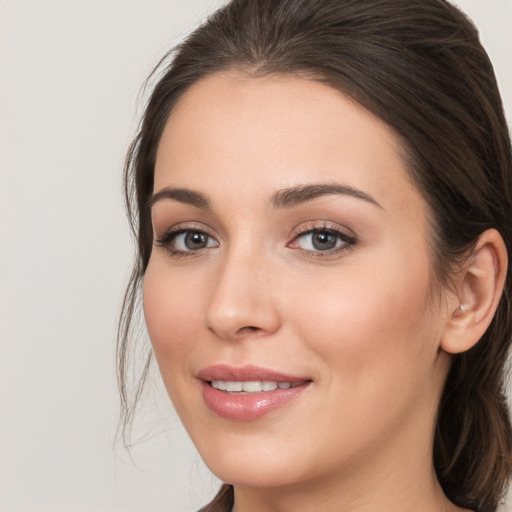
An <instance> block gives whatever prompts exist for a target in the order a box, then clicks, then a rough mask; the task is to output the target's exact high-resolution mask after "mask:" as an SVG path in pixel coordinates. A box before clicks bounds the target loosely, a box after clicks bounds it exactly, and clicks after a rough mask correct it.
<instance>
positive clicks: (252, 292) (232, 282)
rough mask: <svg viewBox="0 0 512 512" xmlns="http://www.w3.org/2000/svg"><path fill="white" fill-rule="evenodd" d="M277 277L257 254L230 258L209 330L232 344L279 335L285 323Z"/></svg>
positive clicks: (218, 281)
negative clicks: (276, 288) (282, 323)
mask: <svg viewBox="0 0 512 512" xmlns="http://www.w3.org/2000/svg"><path fill="white" fill-rule="evenodd" d="M273 274H274V272H273V271H272V266H271V264H270V263H269V262H265V261H264V260H263V259H262V258H261V257H258V256H257V255H247V252H245V254H238V255H237V254H231V255H229V256H228V257H227V258H226V259H225V261H224V262H223V263H222V266H221V268H220V270H219V271H218V274H217V276H216V280H215V284H214V288H213V292H212V295H211V297H210V300H209V303H208V306H207V311H206V317H205V323H206V327H207V328H208V329H209V330H210V331H211V332H213V333H214V334H215V335H216V336H217V337H219V338H222V339H225V340H230V341H235V340H239V339H242V338H248V337H260V336H265V335H269V334H272V333H274V332H276V331H277V330H278V329H279V327H280V324H281V320H280V314H279V310H278V307H277V304H276V301H275V297H276V294H275V276H274V275H273Z"/></svg>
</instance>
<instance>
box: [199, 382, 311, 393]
mask: <svg viewBox="0 0 512 512" xmlns="http://www.w3.org/2000/svg"><path fill="white" fill-rule="evenodd" d="M306 382H308V381H306V380H301V381H297V382H287V381H276V380H245V381H236V380H220V379H219V380H218V379H215V380H211V381H209V382H208V384H209V385H210V386H211V387H212V388H215V389H218V390H219V391H226V392H228V393H244V394H250V393H267V392H269V391H275V390H276V389H290V388H296V387H298V386H303V385H304V384H306Z"/></svg>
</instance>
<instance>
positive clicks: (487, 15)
mask: <svg viewBox="0 0 512 512" xmlns="http://www.w3.org/2000/svg"><path fill="white" fill-rule="evenodd" d="M220 3H221V2H220V0H165V1H164V0H88V1H80V0H0V73H1V74H0V109H1V110H0V114H1V117H0V172H1V174H0V248H1V249H0V335H1V338H0V511H2V512H36V511H38V512H39V511H48V512H50V511H51V512H82V511H83V512H100V511H105V512H107V511H108V512H110V511H140V512H151V511H164V510H165V511H171V512H172V511H193V510H196V509H197V508H198V507H199V506H200V505H201V504H204V503H205V502H207V501H208V500H209V498H210V497H211V496H212V494H213V492H214V489H215V488H216V487H217V485H218V483H217V482H216V480H215V478H214V477H213V476H211V475H210V474H209V473H208V471H207V470H206V469H205V468H204V466H203V465H202V462H201V461H200V459H199V456H198V455H197V454H196V453H195V451H194V449H193V447H192V446H191V443H190V442H189V441H188V439H187V437H186V435H185V434H184V432H183V430H182V428H181V426H180V424H179V421H178V420H177V419H176V418H175V417H174V415H173V413H172V412H170V410H171V408H170V406H169V404H168V401H167V398H166V397H165V396H163V393H162V392H161V388H160V383H159V377H158V375H154V376H153V377H152V385H151V386H150V388H149V390H150V395H149V396H148V398H147V403H146V407H145V410H144V411H143V414H142V421H141V422H140V423H141V429H140V435H146V434H147V435H146V441H143V442H141V443H140V444H138V445H137V446H136V447H135V448H134V449H133V453H132V455H133V457H134V460H135V462H136V463H137V466H134V465H133V463H132V462H131V461H130V457H129V455H128V454H127V453H126V452H123V451H122V450H121V451H118V454H117V457H116V458H115V457H114V454H113V448H112V445H113V440H114V434H115V429H116V421H117V414H118V398H117V389H116V380H115V363H114V345H115V334H116V324H117V316H118V313H119V309H120V304H121V297H122V293H123V287H124V283H125V280H126V278H127V275H128V272H129V267H130V259H131V254H132V250H131V242H130V238H129V233H128V227H127V223H126V221H125V218H124V212H123V204H122V198H121V170H122V163H123V158H124V154H125V151H126V148H127V146H128V144H129V141H130V139H131V137H132V136H133V135H134V133H135V127H136V123H137V120H138V116H139V114H140V107H141V102H140V97H139V90H140V87H141V84H142V83H143V81H144V79H145V78H146V76H147V75H148V73H149V72H150V71H151V69H152V67H153V65H154V64H156V62H157V61H158V59H159V57H160V56H161V55H162V54H163V53H164V52H165V51H166V50H167V49H168V48H170V47H171V46H173V45H174V44H176V43H177V42H178V41H179V40H180V39H181V38H182V37H183V36H185V35H186V34H187V33H188V32H189V31H190V30H191V29H192V28H193V27H195V26H196V24H197V23H198V21H199V20H201V19H202V18H203V17H204V16H205V15H206V14H208V13H209V12H211V11H212V10H213V9H214V8H215V6H217V5H219V4H220ZM458 3H459V5H460V6H462V8H463V9H464V10H465V11H466V12H467V13H468V14H469V15H470V16H471V17H472V18H473V19H474V20H475V21H476V23H477V25H478V26H479V28H480V30H481V35H482V39H483V41H484V44H485V45H486V47H487V49H488V51H489V53H490V55H491V58H492V60H493V62H494V64H495V68H496V71H497V75H498V80H499V82H500V86H501V90H502V94H503V98H504V101H505V104H506V111H507V115H508V119H509V120H510V119H512V65H511V64H510V62H512V36H511V34H510V29H511V26H512V0H485V1H484V0H460V1H459V2H458ZM509 510H511V511H512V507H510V508H509Z"/></svg>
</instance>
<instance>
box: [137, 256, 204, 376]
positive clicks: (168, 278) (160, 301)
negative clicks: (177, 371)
mask: <svg viewBox="0 0 512 512" xmlns="http://www.w3.org/2000/svg"><path fill="white" fill-rule="evenodd" d="M155 260H156V261H155ZM165 267H166V266H165V264H163V262H160V261H158V259H157V258H155V259H154V260H150V264H149V266H148V268H147V271H146V275H145V277H144V285H143V306H144V317H145V321H146V326H147V329H148V334H149V337H150V339H151V344H152V345H153V349H154V351H155V355H156V357H157V361H158V363H159V365H160V366H161V368H162V365H163V364H165V365H166V366H167V365H173V366H176V367H180V368H183V364H182V363H183V360H184V358H186V357H187V355H188V354H189V353H190V352H191V351H193V350H194V349H195V344H194V340H197V339H198V338H199V337H198V336H194V333H195V332H196V331H197V330H198V329H199V327H200V325H201V324H200V322H198V318H199V315H200V308H201V306H200V301H198V294H197V292H194V290H195V289H196V287H195V286H194V283H193V282H189V281H187V280H183V279H179V275H178V276H175V275H174V273H173V272H172V271H170V269H169V268H165ZM162 373H164V372H162Z"/></svg>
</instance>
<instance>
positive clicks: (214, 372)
mask: <svg viewBox="0 0 512 512" xmlns="http://www.w3.org/2000/svg"><path fill="white" fill-rule="evenodd" d="M197 377H198V378H199V379H201V380H203V381H206V382H208V381H211V380H224V381H251V380H269V381H274V382H290V383H294V382H302V381H305V380H311V379H309V378H307V377H302V376H293V375H289V374H285V373H281V372H276V371H275V370H270V369H268V368H262V367H260V366H252V365H247V366H240V367H237V366H229V365H227V364H216V365H212V366H207V367H206V368H203V369H202V370H200V371H199V372H198V373H197Z"/></svg>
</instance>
